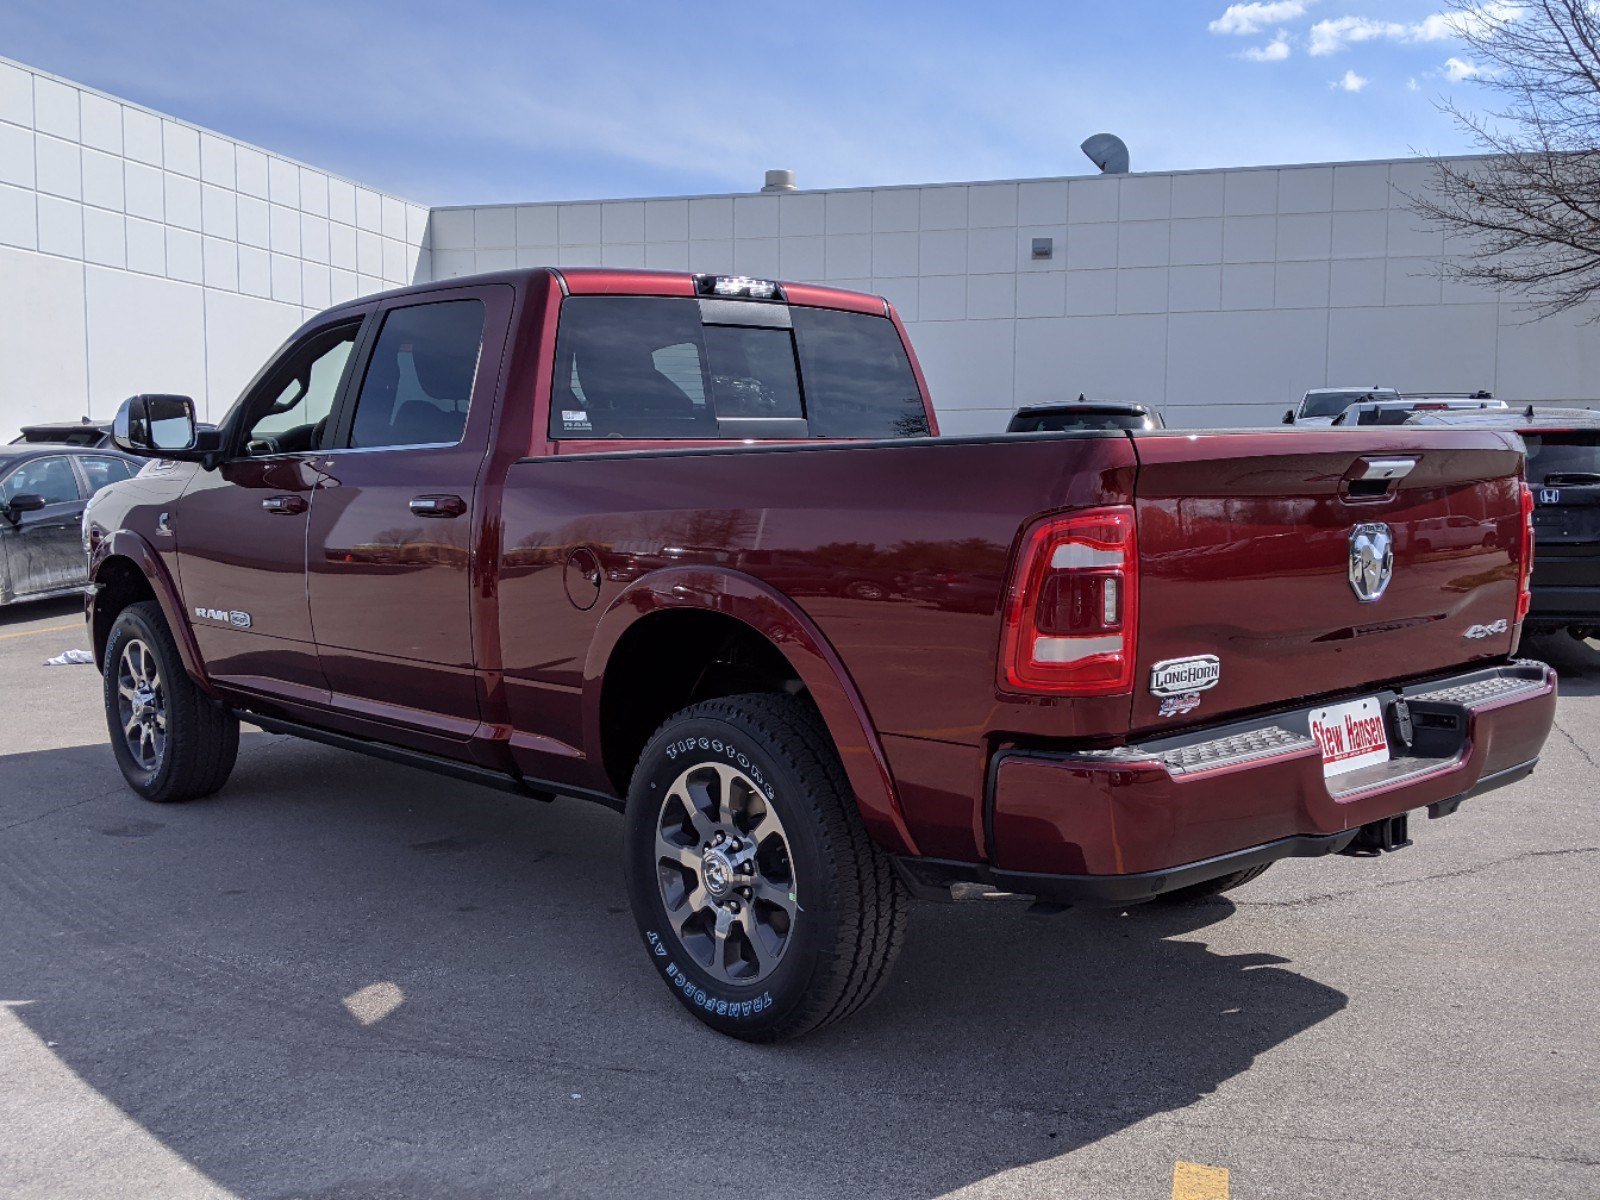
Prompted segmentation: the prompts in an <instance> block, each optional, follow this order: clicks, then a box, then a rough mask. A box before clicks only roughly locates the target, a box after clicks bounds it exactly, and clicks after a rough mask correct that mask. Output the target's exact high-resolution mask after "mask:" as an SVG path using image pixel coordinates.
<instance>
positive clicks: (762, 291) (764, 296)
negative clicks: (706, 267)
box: [694, 275, 784, 304]
mask: <svg viewBox="0 0 1600 1200" xmlns="http://www.w3.org/2000/svg"><path fill="white" fill-rule="evenodd" d="M694 290H695V294H696V295H697V296H721V297H722V298H724V299H727V300H776V301H777V302H778V303H780V304H781V303H783V301H784V296H783V288H782V287H781V286H780V285H779V284H777V283H776V282H774V281H773V280H771V279H752V278H750V276H748V275H696V276H695V277H694Z"/></svg>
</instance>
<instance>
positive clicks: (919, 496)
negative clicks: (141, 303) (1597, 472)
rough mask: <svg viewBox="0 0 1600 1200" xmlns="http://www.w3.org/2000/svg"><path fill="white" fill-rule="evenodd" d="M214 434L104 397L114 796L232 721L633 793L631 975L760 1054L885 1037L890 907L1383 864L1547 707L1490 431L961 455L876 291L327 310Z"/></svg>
mask: <svg viewBox="0 0 1600 1200" xmlns="http://www.w3.org/2000/svg"><path fill="white" fill-rule="evenodd" d="M192 412H193V404H192V403H191V402H190V401H188V400H187V399H185V398H183V397H170V396H159V395H151V396H138V397H134V398H132V399H130V400H129V401H127V402H126V403H125V404H124V406H123V409H122V411H121V412H120V413H119V414H118V418H117V437H118V441H119V443H120V444H122V445H124V446H126V447H129V448H130V449H133V450H135V451H136V452H138V453H141V454H146V455H151V456H156V457H161V458H164V459H168V460H172V461H173V463H174V465H173V466H171V467H170V468H167V467H166V466H163V467H161V468H159V469H157V470H154V471H152V472H151V473H150V474H148V475H143V476H141V477H140V478H139V479H138V480H137V481H134V482H131V483H124V484H119V485H116V486H114V487H111V488H108V489H106V491H104V492H102V493H101V494H100V495H99V496H97V497H96V498H95V500H94V501H93V502H92V503H91V505H90V507H89V512H88V516H87V520H86V536H87V537H88V540H89V543H90V545H91V547H92V553H93V561H94V580H95V584H96V588H95V593H94V596H93V598H92V601H91V604H90V612H89V622H90V631H91V637H92V644H93V648H94V652H95V655H96V658H97V661H99V662H100V663H101V664H103V670H104V696H105V704H106V718H107V724H108V728H109V730H110V733H111V744H112V752H113V753H114V754H115V756H116V761H117V763H118V765H119V766H120V767H121V769H122V772H123V775H124V777H125V778H126V779H127V781H128V783H129V784H130V785H131V786H132V788H133V789H134V790H135V791H136V792H138V793H139V794H140V795H142V796H144V797H146V798H148V799H151V800H155V801H178V800H188V799H192V798H195V797H197V796H203V795H207V794H209V793H212V792H215V791H217V789H219V788H221V787H222V786H223V784H224V783H225V782H226V780H227V778H228V775H229V772H230V770H231V769H232V767H233V763H234V756H235V754H236V752H237V748H238V744H239V741H238V739H239V721H240V719H241V718H248V719H249V720H250V721H252V722H254V723H255V724H257V725H259V726H261V727H263V728H265V729H268V730H274V731H279V732H284V733H291V734H297V735H300V736H304V737H307V738H311V739H314V740H317V741H321V742H324V743H331V744H333V745H337V746H343V747H346V748H348V749H351V750H356V751H362V752H365V753H369V754H375V755H379V756H383V757H388V758H392V759H396V760H398V761H401V762H405V763H410V764H412V765H414V766H419V767H427V768H431V769H434V770H438V771H441V772H443V773H445V774H448V775H450V776H453V777H455V778H458V779H472V780H478V781H481V782H483V783H486V784H490V785H492V786H496V787H500V788H503V789H506V790H509V791H513V792H517V793H520V794H523V795H527V796H532V797H538V798H546V799H547V798H549V797H551V796H553V795H556V794H563V795H569V796H581V797H588V798H591V799H593V800H596V801H598V802H600V803H602V804H608V805H611V806H613V807H615V808H618V809H620V810H621V811H622V812H623V828H624V844H623V860H624V866H625V874H626V881H627V886H628V890H629V895H630V899H631V902H632V906H633V911H634V915H635V919H636V921H637V924H638V929H639V934H640V937H641V940H642V943H643V947H644V951H645V957H646V959H647V960H648V961H649V962H651V963H653V964H654V966H655V969H656V970H657V971H658V972H659V974H660V975H661V977H662V979H663V980H664V981H665V983H666V984H667V986H668V987H669V988H670V989H671V990H672V992H673V993H674V994H675V995H676V997H677V998H678V1000H679V1001H680V1002H681V1003H682V1004H684V1005H685V1006H686V1007H687V1008H688V1009H689V1010H690V1011H691V1012H692V1013H693V1014H694V1015H695V1016H696V1017H698V1018H699V1019H700V1020H701V1021H703V1022H705V1023H706V1024H708V1025H709V1026H711V1027H712V1028H714V1029H717V1030H719V1031H721V1032H724V1033H727V1034H731V1035H733V1036H735V1037H740V1038H745V1039H749V1040H760V1041H770V1040H774V1039H778V1038H784V1037H791V1036H795V1035H797V1034H800V1033H803V1032H805V1031H807V1030H809V1029H813V1028H816V1027H817V1026H819V1025H822V1024H825V1023H827V1022H830V1021H833V1020H836V1019H838V1018H841V1017H843V1016H846V1015H848V1014H849V1013H851V1012H853V1011H854V1010H856V1009H858V1008H859V1007H860V1006H861V1005H862V1004H864V1003H866V1001H867V1000H868V999H870V998H871V996H872V995H873V994H874V993H875V992H877V991H878V990H879V989H880V988H881V987H882V986H883V984H884V982H885V981H886V980H887V979H888V977H889V970H890V964H891V963H892V961H893V959H894V956H895V953H896V950H897V949H898V947H899V945H900V942H901V940H902V938H903V936H904V932H905V921H906V912H907V905H908V903H909V899H910V897H911V896H913V895H918V896H924V897H927V898H930V899H934V898H941V897H942V898H944V899H949V898H950V895H951V888H952V886H953V885H955V884H957V883H979V884H988V885H991V886H993V887H997V888H1000V889H1002V890H1005V891H1011V892H1020V893H1025V894H1028V895H1033V896H1037V897H1041V898H1043V899H1045V900H1048V901H1055V902H1064V903H1075V904H1076V903H1082V904H1102V905H1114V906H1125V905H1128V904H1132V903H1138V902H1142V901H1146V900H1151V899H1155V898H1157V897H1167V898H1169V899H1174V898H1175V899H1180V900H1181V899H1191V900H1192V899H1194V898H1196V897H1199V896H1204V895H1209V894H1212V893H1215V892H1220V891H1224V890H1226V889H1229V888H1233V887H1237V886H1239V885H1240V884H1242V883H1244V882H1245V881H1247V880H1249V879H1252V878H1254V877H1255V876H1257V875H1259V874H1260V873H1261V872H1262V871H1263V870H1264V869H1266V867H1267V866H1268V864H1270V863H1272V862H1273V861H1275V860H1277V859H1280V858H1284V857H1288V856H1308V855H1320V854H1331V853H1352V854H1377V853H1380V852H1383V851H1388V850H1394V849H1398V848H1400V847H1402V846H1405V845H1408V844H1409V839H1408V837H1407V827H1406V814H1407V813H1408V812H1410V811H1411V810H1413V809H1420V808H1426V809H1428V811H1429V814H1430V815H1431V816H1445V815H1447V814H1449V813H1452V812H1454V811H1455V809H1456V807H1457V806H1458V805H1459V804H1460V803H1461V802H1462V801H1463V800H1464V799H1466V798H1467V797H1469V796H1477V795H1480V794H1482V793H1484V792H1486V791H1488V790H1490V789H1493V788H1497V787H1499V786H1501V785H1502V784H1505V783H1509V782H1511V781H1513V780H1515V779H1519V778H1521V777H1522V776H1524V775H1526V774H1527V773H1528V772H1529V771H1531V770H1532V769H1533V767H1534V764H1535V762H1536V761H1537V759H1538V756H1539V752H1540V748H1541V746H1542V745H1543V743H1544V740H1545V737H1546V735H1547V734H1548V732H1549V729H1550V726H1551V721H1552V719H1553V715H1554V706H1555V681H1554V677H1553V675H1552V673H1551V672H1550V670H1549V669H1548V668H1547V667H1545V666H1543V665H1541V664H1539V663H1534V662H1530V661H1526V660H1523V659H1519V658H1516V657H1513V655H1514V654H1515V651H1516V649H1517V640H1518V637H1519V635H1520V632H1521V621H1522V616H1523V611H1524V607H1525V603H1526V584H1527V578H1526V572H1527V565H1528V562H1529V539H1530V532H1529V525H1528V511H1529V501H1528V494H1527V490H1526V488H1525V487H1524V485H1523V483H1522V480H1521V470H1522V448H1521V445H1520V443H1519V442H1518V441H1517V439H1516V438H1515V437H1513V436H1511V435H1510V434H1507V433H1498V432H1494V431H1472V432H1456V431H1429V430H1423V429H1383V430H1373V431H1366V430H1362V431H1353V430H1352V431H1334V432H1329V431H1326V430H1321V431H1316V432H1304V433H1301V432H1295V431H1239V432H1228V433H1167V432H1164V431H1160V430H1154V431H1151V430H1138V431H1126V430H1122V431H1117V432H1115V433H1110V434H1108V433H1105V432H1071V433H1058V434H1037V435H1034V436H1031V437H1017V436H1013V435H1007V434H1002V433H995V434H991V435H987V436H976V437H965V438H940V437H937V436H931V435H933V434H935V433H936V431H937V426H936V423H935V420H934V415H933V411H932V407H931V405H930V404H929V401H928V397H927V391H926V388H925V387H924V385H923V381H922V376H921V373H920V371H919V369H918V367H917V365H916V359H915V357H914V356H913V355H912V354H911V352H910V348H909V347H908V346H907V345H906V342H905V336H904V331H903V329H902V327H901V325H900V322H899V319H898V317H897V316H896V315H895V313H894V310H893V309H892V308H891V307H890V306H889V305H888V304H886V303H885V301H883V300H882V299H881V298H877V297H872V296H864V295H859V294H856V293H852V292H845V291H838V290H833V289H830V288H824V287H815V286H810V285H803V284H787V283H786V284H777V283H772V282H767V281H760V280H750V279H742V278H723V277H711V276H691V275H687V274H681V273H665V272H650V271H619V270H609V271H608V270H600V269H583V270H579V269H570V270H569V269H562V270H560V271H556V270H549V269H537V270H536V269H525V270H518V271H507V272H503V273H498V274H492V275H483V276H477V277H470V278H465V279H451V280H448V281H442V282H438V283H431V284H424V285H420V286H417V287H412V288H406V289H402V290H399V291H395V292H389V293H386V294H384V295H380V296H373V297H367V298H364V299H362V300H359V301H353V302H350V303H347V304H342V305H340V306H338V307H336V308H333V309H330V310H329V311H327V312H325V313H323V314H321V315H319V316H317V317H314V318H312V319H311V320H310V321H308V322H307V323H306V324H305V325H304V326H303V327H302V328H301V329H300V330H299V332H298V333H296V334H295V335H294V336H293V337H291V338H290V339H289V341H288V342H287V343H286V344H285V346H284V348H283V349H282V350H281V351H280V352H279V353H278V355H277V356H276V357H275V358H274V360H273V361H272V362H270V363H269V364H268V365H267V367H266V368H265V369H264V370H263V371H262V373H261V374H260V375H259V376H258V377H257V380H256V382H255V383H254V384H252V386H251V387H250V388H249V389H248V390H247V392H246V393H245V395H244V396H243V397H242V398H241V399H240V401H239V403H238V404H237V405H236V406H235V407H234V409H233V411H232V412H231V413H230V414H229V416H228V418H227V420H226V421H225V422H224V423H223V426H222V428H221V429H220V430H219V431H217V432H215V433H213V434H205V433H202V432H200V431H197V430H196V429H195V427H194V426H193V421H192ZM1469 509H1470V511H1472V512H1474V513H1476V514H1478V516H1479V518H1480V520H1481V521H1483V522H1485V523H1486V525H1487V526H1489V527H1492V529H1493V530H1494V534H1495V536H1494V538H1493V539H1492V540H1491V544H1487V545H1479V546H1476V547H1463V548H1462V549H1461V550H1460V551H1459V552H1457V553H1453V554H1452V555H1451V556H1450V557H1449V558H1447V559H1440V558H1438V557H1437V556H1429V555H1423V554H1419V553H1417V552H1416V551H1415V550H1414V549H1412V548H1411V547H1410V535H1411V533H1412V531H1413V530H1414V529H1417V528H1419V527H1420V526H1421V525H1422V524H1423V523H1425V522H1428V521H1431V520H1434V519H1436V518H1438V517H1441V516H1447V515H1450V514H1452V513H1455V512H1462V511H1468V510H1469ZM1263 547H1268V548H1270V549H1268V550H1266V551H1265V552H1263ZM658 552H659V554H661V555H662V556H666V557H668V558H669V561H664V562H661V563H660V564H659V565H658V564H655V563H652V562H650V561H648V558H649V556H652V555H656V554H657V553H658ZM619 554H620V555H622V556H624V563H623V566H624V569H622V570H620V571H613V569H612V568H613V566H614V565H616V562H615V560H616V559H617V557H618V555H619ZM641 555H644V556H646V557H645V558H644V559H641V558H640V557H639V556H641ZM375 556H376V557H378V558H381V560H382V562H383V563H384V568H383V570H382V571H381V572H376V573H375V572H373V571H372V570H371V569H370V568H369V567H368V566H367V565H366V564H367V563H369V562H370V561H371V560H372V559H373V558H374V557H375ZM1280 562H1281V563H1282V564H1283V565H1282V566H1281V567H1280V566H1264V565H1263V564H1276V563H1280ZM641 567H642V568H643V569H642V571H639V573H636V571H637V570H638V569H639V568H641ZM802 568H804V569H802ZM902 573H904V576H903V581H902ZM830 576H831V581H830V580H829V579H828V577H830ZM963 578H965V579H967V580H969V581H970V583H969V585H968V586H966V587H961V586H959V584H958V582H957V581H959V580H961V579H963ZM860 580H872V581H882V582H881V584H880V585H879V586H874V587H873V588H871V589H867V590H870V591H871V593H872V594H871V595H867V594H863V590H862V589H860V588H852V586H851V585H852V582H853V581H860ZM919 580H920V581H923V582H925V583H928V584H929V587H930V589H931V590H930V592H929V595H928V596H925V597H924V596H918V595H912V594H902V593H901V591H900V589H901V588H902V587H904V588H905V589H906V590H907V591H908V592H915V591H919V590H920V585H919V583H918V582H917V581H919ZM786 581H798V582H797V583H796V586H797V587H803V589H804V591H805V593H806V594H805V595H794V594H791V593H790V592H789V591H787V590H786V586H787V584H786ZM980 591H986V592H987V595H986V596H983V597H981V599H982V600H983V602H982V603H979V599H980V597H978V596H977V595H975V593H977V592H980ZM952 597H955V598H958V599H957V602H955V603H941V602H940V599H941V598H945V599H947V600H948V599H949V598H952ZM1440 613H1445V614H1448V615H1447V616H1446V617H1443V618H1441V617H1439V616H1438V614H1440ZM602 854H603V852H602ZM528 919H529V920H538V919H540V916H539V914H538V913H536V912H530V913H529V914H528Z"/></svg>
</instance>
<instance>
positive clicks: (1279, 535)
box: [1132, 429, 1522, 731]
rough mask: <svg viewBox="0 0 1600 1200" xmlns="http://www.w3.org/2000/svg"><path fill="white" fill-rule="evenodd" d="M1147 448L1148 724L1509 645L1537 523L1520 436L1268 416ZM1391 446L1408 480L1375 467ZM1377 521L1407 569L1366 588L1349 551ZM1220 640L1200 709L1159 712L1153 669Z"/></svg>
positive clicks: (1141, 493) (1142, 627) (1142, 654)
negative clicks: (1526, 521) (1354, 577)
mask: <svg viewBox="0 0 1600 1200" xmlns="http://www.w3.org/2000/svg"><path fill="white" fill-rule="evenodd" d="M1134 445H1135V449H1136V451H1137V454H1138V458H1139V473H1138V482H1137V499H1136V503H1137V511H1138V538H1139V560H1140V569H1139V588H1140V596H1141V599H1140V612H1141V618H1140V623H1139V638H1138V669H1137V671H1136V673H1135V681H1136V682H1135V686H1134V696H1133V709H1132V727H1133V729H1134V730H1136V731H1137V730H1140V729H1146V728H1150V727H1153V726H1157V725H1159V726H1161V727H1164V728H1171V727H1172V726H1173V724H1174V723H1175V721H1178V722H1207V721H1215V720H1216V719H1217V718H1218V717H1220V716H1223V715H1225V714H1228V713H1238V712H1244V711H1248V710H1250V709H1254V708H1260V707H1266V706H1272V705H1282V704H1284V703H1287V702H1289V701H1292V700H1295V699H1298V698H1301V697H1306V696H1318V695H1325V694H1332V693H1339V692H1356V691H1359V690H1361V689H1363V688H1365V687H1367V686H1368V685H1372V684H1376V683H1379V682H1383V681H1388V680H1400V679H1406V678H1410V677H1415V676H1420V675H1427V674H1432V673H1436V672H1440V671H1444V670H1447V669H1449V668H1451V667H1457V666H1460V665H1463V664H1467V663H1471V662H1474V661H1477V660H1482V659H1491V658H1496V657H1500V656H1503V655H1505V654H1507V653H1508V652H1509V651H1510V650H1511V647H1512V640H1513V638H1514V636H1515V622H1516V609H1517V595H1518V568H1519V562H1518V559H1519V555H1520V552H1521V521H1522V515H1521V448H1520V444H1519V443H1518V441H1517V440H1516V439H1515V438H1514V437H1512V436H1510V435H1506V434H1501V433H1496V432H1489V431H1481V432H1480V431H1473V432H1466V431H1460V430H1451V431H1448V432H1441V431H1433V430H1425V429H1417V430H1412V429H1395V430H1384V431H1382V433H1378V432H1377V431H1374V430H1370V429H1363V430H1361V431H1359V432H1354V431H1353V432H1350V433H1345V432H1343V431H1337V430H1317V431H1283V432H1278V431H1270V432H1269V431H1262V432H1259V433H1250V434H1240V433H1202V434H1174V433H1167V434H1147V435H1139V436H1137V437H1136V438H1135V439H1134ZM1380 460H1381V461H1383V462H1394V463H1398V464H1400V465H1399V466H1397V467H1395V466H1391V467H1388V468H1386V469H1387V470H1388V471H1390V472H1393V471H1401V472H1404V474H1403V477H1401V478H1398V479H1394V480H1391V481H1389V482H1387V483H1383V481H1381V480H1375V479H1371V478H1368V479H1365V480H1363V479H1361V478H1360V477H1361V476H1363V475H1367V476H1372V475H1377V474H1382V473H1384V470H1385V469H1384V468H1369V466H1368V464H1372V463H1376V462H1379V461H1380ZM1406 463H1409V464H1411V465H1410V466H1409V467H1407V466H1406V465H1405V464H1406ZM1379 525H1381V526H1385V527H1387V531H1388V534H1389V537H1390V539H1391V543H1392V546H1393V566H1392V572H1391V573H1390V575H1389V577H1388V582H1387V585H1386V587H1385V588H1384V590H1383V591H1382V593H1381V595H1379V596H1378V597H1377V598H1376V599H1368V600H1363V599H1361V598H1360V597H1358V595H1357V591H1356V588H1355V587H1354V586H1353V585H1352V583H1351V579H1350V574H1351V557H1352V549H1353V546H1354V545H1355V543H1356V540H1357V539H1356V531H1357V529H1358V527H1360V526H1379ZM1369 540H1370V539H1369ZM1379 543H1380V544H1381V535H1380V538H1379ZM1369 590H1370V589H1369ZM1206 654H1210V655H1215V656H1216V657H1217V658H1218V659H1219V660H1220V662H1219V664H1218V665H1219V668H1220V678H1219V679H1218V680H1217V682H1216V684H1215V686H1214V687H1212V688H1210V689H1209V690H1204V691H1201V692H1200V693H1198V695H1199V701H1198V703H1197V704H1195V705H1193V706H1190V707H1188V710H1187V712H1184V711H1183V705H1182V704H1179V705H1177V706H1176V707H1177V708H1178V711H1177V712H1172V711H1171V710H1172V709H1173V708H1174V707H1175V706H1174V705H1168V708H1169V714H1168V715H1167V716H1162V715H1161V709H1162V703H1163V697H1162V696H1159V695H1156V694H1153V692H1152V683H1153V677H1152V671H1153V669H1154V668H1155V667H1156V666H1157V665H1158V664H1163V663H1167V662H1170V661H1172V660H1180V659H1185V658H1189V657H1192V656H1197V655H1206ZM1204 673H1205V672H1202V673H1201V674H1202V675H1203V674H1204ZM1182 678H1184V676H1183V674H1182V671H1181V670H1180V671H1179V672H1178V673H1177V674H1176V675H1175V676H1174V686H1173V687H1169V688H1166V689H1164V690H1167V691H1175V690H1179V689H1178V686H1177V682H1178V681H1181V679H1182Z"/></svg>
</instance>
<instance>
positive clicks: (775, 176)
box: [761, 171, 795, 192]
mask: <svg viewBox="0 0 1600 1200" xmlns="http://www.w3.org/2000/svg"><path fill="white" fill-rule="evenodd" d="M761 190H762V191H763V192H792V191H794V190H795V185H794V172H793V171H768V172H767V182H766V183H764V184H762V186H761Z"/></svg>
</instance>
